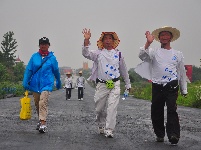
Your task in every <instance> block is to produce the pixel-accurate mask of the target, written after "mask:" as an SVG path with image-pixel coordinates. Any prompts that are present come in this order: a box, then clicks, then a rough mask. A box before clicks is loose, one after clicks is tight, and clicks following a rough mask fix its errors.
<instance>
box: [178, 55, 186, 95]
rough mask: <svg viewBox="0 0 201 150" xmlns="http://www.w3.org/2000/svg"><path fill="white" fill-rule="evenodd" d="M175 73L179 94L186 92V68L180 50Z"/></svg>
mask: <svg viewBox="0 0 201 150" xmlns="http://www.w3.org/2000/svg"><path fill="white" fill-rule="evenodd" d="M177 73H178V74H177V75H178V80H179V86H180V91H181V94H187V93H188V92H187V79H186V70H185V67H184V57H183V54H182V53H181V52H180V61H179V63H178V65H177Z"/></svg>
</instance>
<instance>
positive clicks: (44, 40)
mask: <svg viewBox="0 0 201 150" xmlns="http://www.w3.org/2000/svg"><path fill="white" fill-rule="evenodd" d="M40 44H49V45H50V41H49V39H48V38H46V37H42V38H41V39H39V45H40Z"/></svg>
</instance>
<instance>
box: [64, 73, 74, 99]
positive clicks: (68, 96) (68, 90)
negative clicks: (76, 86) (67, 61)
mask: <svg viewBox="0 0 201 150" xmlns="http://www.w3.org/2000/svg"><path fill="white" fill-rule="evenodd" d="M64 84H65V86H64V88H65V89H66V100H70V99H71V90H72V85H73V79H72V75H71V73H70V72H67V74H66V78H65V79H64Z"/></svg>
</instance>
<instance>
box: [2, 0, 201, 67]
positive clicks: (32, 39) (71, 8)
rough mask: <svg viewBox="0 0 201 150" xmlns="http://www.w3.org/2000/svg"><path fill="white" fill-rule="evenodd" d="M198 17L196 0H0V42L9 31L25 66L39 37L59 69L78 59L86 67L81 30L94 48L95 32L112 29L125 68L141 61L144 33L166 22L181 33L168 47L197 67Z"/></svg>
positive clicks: (200, 31)
mask: <svg viewBox="0 0 201 150" xmlns="http://www.w3.org/2000/svg"><path fill="white" fill-rule="evenodd" d="M200 16H201V0H166V1H165V0H0V41H2V40H3V35H4V34H5V33H6V32H8V31H13V32H14V34H15V35H14V38H15V39H16V40H17V43H18V47H17V52H16V56H18V55H19V56H20V59H21V60H22V61H24V62H25V64H27V63H28V61H29V59H30V57H31V55H32V54H33V53H34V52H37V51H38V40H39V38H41V37H43V36H45V37H48V38H49V39H50V43H51V47H50V50H51V51H53V52H54V53H55V56H56V57H57V60H58V62H59V66H60V67H61V66H70V67H72V68H80V67H82V63H83V62H84V61H88V63H89V67H91V66H92V62H91V61H90V60H87V59H85V58H84V57H83V56H82V53H81V46H82V43H83V34H82V29H83V28H90V29H91V33H92V37H91V44H92V45H91V49H97V46H96V41H97V40H98V39H99V37H100V34H101V32H103V31H114V32H116V33H117V34H118V36H119V38H120V40H121V42H120V44H119V46H118V47H117V48H118V49H119V50H120V51H122V55H123V56H124V57H125V61H126V63H127V67H128V68H134V67H136V65H137V64H138V63H140V62H141V60H140V59H139V58H138V53H139V47H141V46H143V45H144V44H145V42H146V38H145V35H144V33H145V31H147V30H149V31H150V32H152V31H153V30H155V29H156V28H159V27H162V26H172V27H176V28H177V29H179V30H180V32H181V37H180V38H179V39H178V40H177V41H175V42H173V43H172V45H171V46H172V48H174V49H176V50H179V51H182V52H183V55H184V57H185V60H184V61H185V64H188V65H195V66H200V64H201V63H200V58H201V48H200V45H201V17H200ZM151 46H152V47H158V46H160V44H159V43H158V42H156V41H154V42H153V43H152V45H151Z"/></svg>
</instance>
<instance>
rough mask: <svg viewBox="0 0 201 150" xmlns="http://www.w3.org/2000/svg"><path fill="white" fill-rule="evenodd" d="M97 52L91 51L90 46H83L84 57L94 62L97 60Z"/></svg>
mask: <svg viewBox="0 0 201 150" xmlns="http://www.w3.org/2000/svg"><path fill="white" fill-rule="evenodd" d="M96 51H97V50H89V46H82V55H83V56H84V57H85V58H87V59H89V60H92V61H96V59H97V52H96Z"/></svg>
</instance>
